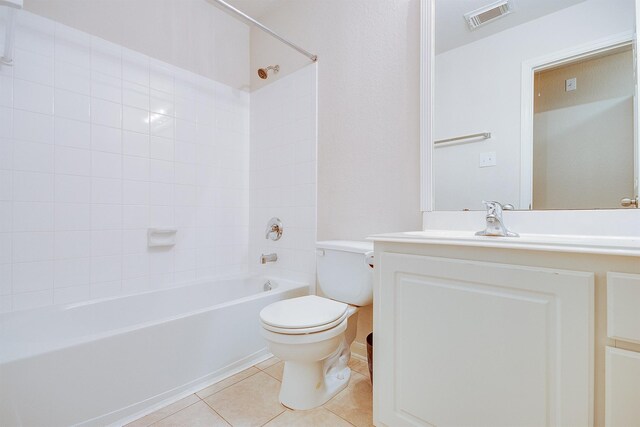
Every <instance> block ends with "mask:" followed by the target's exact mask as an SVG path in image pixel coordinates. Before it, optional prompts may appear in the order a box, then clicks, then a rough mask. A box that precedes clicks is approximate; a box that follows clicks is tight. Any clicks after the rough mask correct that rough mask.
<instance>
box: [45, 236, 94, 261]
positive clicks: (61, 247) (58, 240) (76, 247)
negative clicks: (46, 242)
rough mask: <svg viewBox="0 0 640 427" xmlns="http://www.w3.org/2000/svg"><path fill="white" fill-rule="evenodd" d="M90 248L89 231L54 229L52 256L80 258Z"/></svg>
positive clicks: (85, 254)
mask: <svg viewBox="0 0 640 427" xmlns="http://www.w3.org/2000/svg"><path fill="white" fill-rule="evenodd" d="M90 250H91V232H90V231H56V232H55V239H54V251H55V253H54V258H55V259H66V258H81V257H85V256H87V254H88V253H89V251H90Z"/></svg>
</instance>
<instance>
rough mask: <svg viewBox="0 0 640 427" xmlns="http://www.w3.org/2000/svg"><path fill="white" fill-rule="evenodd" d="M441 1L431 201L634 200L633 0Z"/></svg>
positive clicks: (558, 205) (459, 204)
mask: <svg viewBox="0 0 640 427" xmlns="http://www.w3.org/2000/svg"><path fill="white" fill-rule="evenodd" d="M432 1H433V2H434V8H435V30H434V33H433V37H434V39H435V42H434V45H435V52H434V57H435V61H434V63H433V65H432V69H431V72H432V73H433V76H432V81H433V87H432V97H433V98H432V101H431V102H432V105H433V113H432V114H433V116H432V131H431V134H432V141H431V149H432V152H431V161H432V180H433V208H434V209H435V210H444V211H456V210H483V209H484V207H483V205H482V200H497V201H499V202H501V203H503V204H507V203H508V204H512V205H514V206H515V208H516V209H602V208H606V209H611V208H622V207H625V206H623V201H622V199H625V198H626V199H627V200H626V201H624V204H625V205H626V207H637V206H635V205H634V202H636V201H637V197H638V168H639V165H640V150H639V149H638V142H637V133H638V132H637V111H638V108H637V95H636V87H637V82H636V79H637V76H636V73H635V70H634V67H635V46H634V40H635V19H636V16H635V2H634V0H616V1H611V0H502V1H497V2H496V1H494V0H432ZM472 26H475V28H473V29H472V28H471V27H472ZM636 205H637V204H636Z"/></svg>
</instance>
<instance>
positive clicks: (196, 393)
mask: <svg viewBox="0 0 640 427" xmlns="http://www.w3.org/2000/svg"><path fill="white" fill-rule="evenodd" d="M254 367H255V365H254V366H251V367H249V368H247V369H245V370H243V371H240V372H244V371H246V370H248V369H251V368H254ZM256 369H258V372H254V373H253V374H251V375H249V376H248V377H245V378H243V379H241V380H239V381H236V382H235V383H233V384H229V385H228V386H226V387H223V388H221V389H220V390H218V391H215V392H213V393H211V394H210V395H208V396H205V397H200V395H198V393H199V392H200V391H202V390H204V389H206V388H209V387H211V386H214V385H216V384H219V383H221V382H222V381H225V380H227V379H229V378H231V377H233V375H232V376H231V377H227V378H224V379H222V380H220V381H218V382H215V383H213V384H211V385H210V386H209V387H205V388H203V389H202V390H200V391H196V392H195V393H193V394H195V395H196V396H197V397H198V398H199V399H200V400H205V399H208V398H210V397H211V396H213V395H214V394H218V393H220V392H221V391H222V390H226V389H228V388H229V387H231V386H233V385H236V384H239V383H241V382H242V381H244V380H246V379H249V378H251V377H252V376H254V375H256V374H257V373H259V372H262V371H261V370H260V368H256ZM240 372H238V374H239V373H240ZM238 374H234V375H238ZM267 375H268V374H267ZM205 403H206V402H205Z"/></svg>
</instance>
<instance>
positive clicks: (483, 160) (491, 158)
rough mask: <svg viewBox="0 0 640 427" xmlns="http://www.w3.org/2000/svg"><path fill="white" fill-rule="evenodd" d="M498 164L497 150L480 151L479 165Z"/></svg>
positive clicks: (483, 166) (486, 166)
mask: <svg viewBox="0 0 640 427" xmlns="http://www.w3.org/2000/svg"><path fill="white" fill-rule="evenodd" d="M496 164H497V160H496V152H495V151H488V152H486V153H480V161H479V162H478V167H481V168H488V167H491V166H495V165H496Z"/></svg>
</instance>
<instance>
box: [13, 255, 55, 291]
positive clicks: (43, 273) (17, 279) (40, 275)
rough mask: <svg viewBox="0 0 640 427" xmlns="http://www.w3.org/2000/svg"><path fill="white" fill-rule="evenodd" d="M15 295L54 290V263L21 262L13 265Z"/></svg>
mask: <svg viewBox="0 0 640 427" xmlns="http://www.w3.org/2000/svg"><path fill="white" fill-rule="evenodd" d="M12 283H13V285H12V286H13V291H14V293H23V292H33V291H43V290H46V289H51V288H53V261H40V262H19V263H16V264H14V265H13V281H12Z"/></svg>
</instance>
